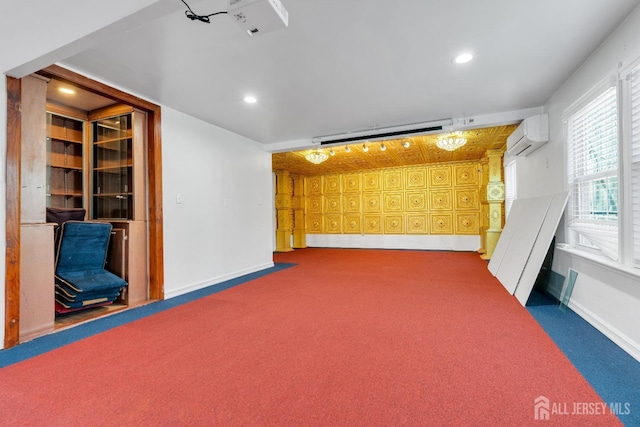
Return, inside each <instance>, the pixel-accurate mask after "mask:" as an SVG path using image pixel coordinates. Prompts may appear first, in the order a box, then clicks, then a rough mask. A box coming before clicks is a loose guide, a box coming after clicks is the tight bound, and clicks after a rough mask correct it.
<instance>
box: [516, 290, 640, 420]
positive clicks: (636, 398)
mask: <svg viewBox="0 0 640 427" xmlns="http://www.w3.org/2000/svg"><path fill="white" fill-rule="evenodd" d="M536 294H537V291H534V293H533V294H532V297H531V298H530V300H529V302H528V304H527V307H526V308H527V309H528V311H529V313H531V315H532V316H533V317H534V319H535V320H536V321H537V322H538V324H540V326H542V328H543V329H544V330H545V332H546V333H547V334H548V335H549V336H550V337H551V339H552V340H553V341H554V342H555V344H556V345H557V346H558V347H559V348H560V350H562V352H563V353H564V354H565V355H566V356H567V358H568V359H569V360H570V361H571V363H573V365H574V366H575V367H576V369H578V371H579V372H580V373H581V374H582V376H583V377H584V378H585V379H586V380H587V382H588V383H589V384H590V385H591V387H593V389H594V390H595V391H596V392H597V393H598V395H600V397H601V398H602V400H603V401H604V402H606V403H607V404H608V405H613V406H612V407H613V408H615V411H614V413H615V414H616V415H617V416H618V418H619V419H620V421H622V422H623V423H624V424H625V425H626V426H640V393H638V387H639V385H640V362H638V361H637V360H636V359H634V358H633V357H632V356H631V355H629V354H628V353H627V352H625V351H624V350H623V349H622V348H620V347H619V346H618V345H617V344H616V343H614V342H613V341H611V340H610V339H609V338H608V337H606V336H605V335H604V334H602V333H601V332H600V331H598V330H597V329H596V328H595V327H593V326H592V325H591V324H590V323H589V322H587V321H586V320H584V319H583V318H582V317H580V316H579V315H578V314H577V313H575V312H574V311H573V310H571V309H570V308H568V307H563V308H562V309H561V308H560V303H559V301H557V300H556V299H555V298H553V297H552V296H550V295H548V294H537V295H536ZM572 404H573V402H567V405H572Z"/></svg>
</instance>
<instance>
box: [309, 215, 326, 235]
mask: <svg viewBox="0 0 640 427" xmlns="http://www.w3.org/2000/svg"><path fill="white" fill-rule="evenodd" d="M322 231H323V229H322V214H307V233H311V234H320V233H322Z"/></svg>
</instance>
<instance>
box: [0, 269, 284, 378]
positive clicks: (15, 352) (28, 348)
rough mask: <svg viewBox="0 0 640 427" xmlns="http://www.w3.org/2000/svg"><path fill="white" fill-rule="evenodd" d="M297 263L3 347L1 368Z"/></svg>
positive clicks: (262, 271)
mask: <svg viewBox="0 0 640 427" xmlns="http://www.w3.org/2000/svg"><path fill="white" fill-rule="evenodd" d="M295 265H296V264H292V263H275V264H274V266H273V267H269V268H266V269H264V270H260V271H256V272H254V273H249V274H245V275H243V276H240V277H236V278H235V279H230V280H226V281H224V282H220V283H216V284H213V285H210V286H207V287H204V288H202V289H198V290H195V291H192V292H188V293H186V294H183V295H179V296H177V297H174V298H170V299H166V300H162V301H154V302H152V303H149V304H146V305H143V306H140V307H136V308H134V309H131V310H123V311H121V312H116V313H113V314H112V315H109V316H105V317H101V318H98V319H94V320H91V321H89V322H87V323H84V324H81V325H77V326H74V327H71V328H69V329H64V330H62V331H58V332H55V333H51V334H49V335H44V336H42V337H38V338H35V339H33V340H31V341H27V342H25V343H22V344H19V345H17V346H15V347H11V348H9V349H5V350H0V368H4V367H6V366H9V365H13V364H15V363H18V362H21V361H23V360H27V359H30V358H32V357H35V356H38V355H40V354H43V353H46V352H48V351H51V350H55V349H57V348H60V347H63V346H65V345H68V344H71V343H74V342H76V341H79V340H81V339H84V338H88V337H90V336H93V335H96V334H99V333H101V332H105V331H108V330H109V329H113V328H116V327H118V326H121V325H124V324H126V323H130V322H133V321H136V320H139V319H142V318H145V317H148V316H151V315H154V314H157V313H160V312H162V311H165V310H168V309H170V308H173V307H177V306H179V305H182V304H187V303H189V302H192V301H195V300H197V299H199V298H203V297H206V296H209V295H213V294H215V293H218V292H221V291H224V290H225V289H229V288H232V287H234V286H238V285H242V284H243V283H246V282H248V281H250V280H255V279H258V278H260V277H263V276H266V275H269V274H272V273H276V272H278V271H281V270H285V269H287V268H290V267H293V266H295Z"/></svg>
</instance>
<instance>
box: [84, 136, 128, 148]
mask: <svg viewBox="0 0 640 427" xmlns="http://www.w3.org/2000/svg"><path fill="white" fill-rule="evenodd" d="M130 139H131V135H130V133H129V134H128V135H127V136H121V137H116V138H109V139H99V140H98V141H94V142H93V145H95V146H101V145H106V144H109V143H114V142H122V141H127V142H129V140H130Z"/></svg>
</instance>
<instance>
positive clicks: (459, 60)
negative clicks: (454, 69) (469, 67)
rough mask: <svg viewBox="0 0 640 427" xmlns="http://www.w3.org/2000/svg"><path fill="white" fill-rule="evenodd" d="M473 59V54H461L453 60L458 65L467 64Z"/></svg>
mask: <svg viewBox="0 0 640 427" xmlns="http://www.w3.org/2000/svg"><path fill="white" fill-rule="evenodd" d="M472 59H473V54H471V53H461V54H460V55H458V56H456V57H455V58H453V62H455V63H456V64H466V63H467V62H469V61H471V60H472Z"/></svg>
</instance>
